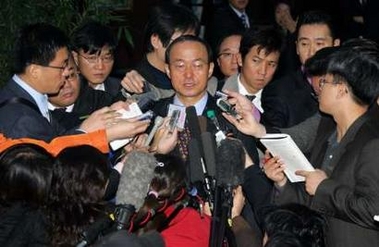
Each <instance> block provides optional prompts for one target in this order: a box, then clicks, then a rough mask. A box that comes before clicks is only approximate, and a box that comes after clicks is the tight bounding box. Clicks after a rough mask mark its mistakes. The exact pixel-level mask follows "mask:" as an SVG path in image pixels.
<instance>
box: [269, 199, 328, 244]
mask: <svg viewBox="0 0 379 247" xmlns="http://www.w3.org/2000/svg"><path fill="white" fill-rule="evenodd" d="M263 222H264V223H263V230H264V231H265V233H266V234H267V237H268V239H270V238H271V237H272V236H274V235H275V234H276V233H278V232H285V233H290V234H293V235H294V236H295V237H296V238H297V239H298V240H299V241H300V242H301V243H302V244H303V246H308V247H324V246H325V228H326V221H325V219H324V218H323V217H322V216H321V215H320V214H319V213H317V212H316V211H313V210H311V209H310V208H308V207H306V206H303V205H300V204H287V205H282V206H279V207H276V208H273V209H272V210H271V211H269V212H268V213H267V214H266V216H265V217H264V221H263Z"/></svg>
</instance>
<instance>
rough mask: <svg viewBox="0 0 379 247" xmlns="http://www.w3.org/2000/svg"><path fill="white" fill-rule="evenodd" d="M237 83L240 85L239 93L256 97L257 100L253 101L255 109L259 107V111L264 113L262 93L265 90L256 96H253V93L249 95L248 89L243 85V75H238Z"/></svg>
mask: <svg viewBox="0 0 379 247" xmlns="http://www.w3.org/2000/svg"><path fill="white" fill-rule="evenodd" d="M237 83H238V92H239V93H240V94H242V95H255V99H254V100H253V104H254V106H255V107H257V109H258V110H259V111H260V112H261V113H263V112H264V110H263V108H262V101H261V99H262V91H263V89H261V90H259V91H258V92H257V93H255V94H252V93H249V92H248V91H247V89H246V88H245V86H244V85H243V84H242V82H241V74H239V75H238V77H237Z"/></svg>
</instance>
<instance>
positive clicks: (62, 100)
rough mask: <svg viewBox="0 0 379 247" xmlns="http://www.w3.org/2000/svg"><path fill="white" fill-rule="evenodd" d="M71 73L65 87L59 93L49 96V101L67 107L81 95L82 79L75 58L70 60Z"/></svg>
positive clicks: (57, 105)
mask: <svg viewBox="0 0 379 247" xmlns="http://www.w3.org/2000/svg"><path fill="white" fill-rule="evenodd" d="M69 71H70V73H69V75H68V76H67V78H66V80H65V82H64V84H63V87H61V89H60V90H59V93H58V94H56V95H54V96H49V101H50V103H51V104H53V105H54V106H56V107H67V106H70V105H72V104H74V103H75V101H76V100H77V98H78V96H79V91H80V80H79V75H78V71H77V69H76V66H75V64H74V62H73V60H70V62H69Z"/></svg>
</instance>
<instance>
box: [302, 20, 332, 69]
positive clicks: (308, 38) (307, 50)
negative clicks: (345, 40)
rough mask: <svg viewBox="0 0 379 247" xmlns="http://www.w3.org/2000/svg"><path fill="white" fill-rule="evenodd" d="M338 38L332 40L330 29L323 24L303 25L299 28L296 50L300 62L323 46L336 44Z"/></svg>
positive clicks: (303, 61)
mask: <svg viewBox="0 0 379 247" xmlns="http://www.w3.org/2000/svg"><path fill="white" fill-rule="evenodd" d="M338 45H339V40H338V39H335V40H333V38H332V36H331V33H330V29H329V27H328V26H327V25H325V24H311V25H303V26H301V27H300V29H299V33H298V37H297V41H296V52H297V54H298V55H299V58H300V62H301V64H303V65H304V63H305V61H307V59H308V58H310V57H312V56H313V55H314V54H315V53H316V52H317V51H318V50H320V49H322V48H324V47H331V46H338Z"/></svg>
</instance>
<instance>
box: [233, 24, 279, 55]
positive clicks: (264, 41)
mask: <svg viewBox="0 0 379 247" xmlns="http://www.w3.org/2000/svg"><path fill="white" fill-rule="evenodd" d="M254 46H258V52H260V51H261V50H264V51H265V54H266V55H268V54H270V53H272V52H279V53H280V52H281V51H282V49H283V35H282V34H281V33H280V32H279V31H277V30H276V29H274V28H268V29H263V30H259V31H255V30H253V29H249V30H247V31H246V32H245V34H244V35H243V36H242V39H241V45H240V53H241V57H242V60H244V59H245V56H246V55H247V54H248V53H249V51H250V50H251V49H252V48H253V47H254Z"/></svg>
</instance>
